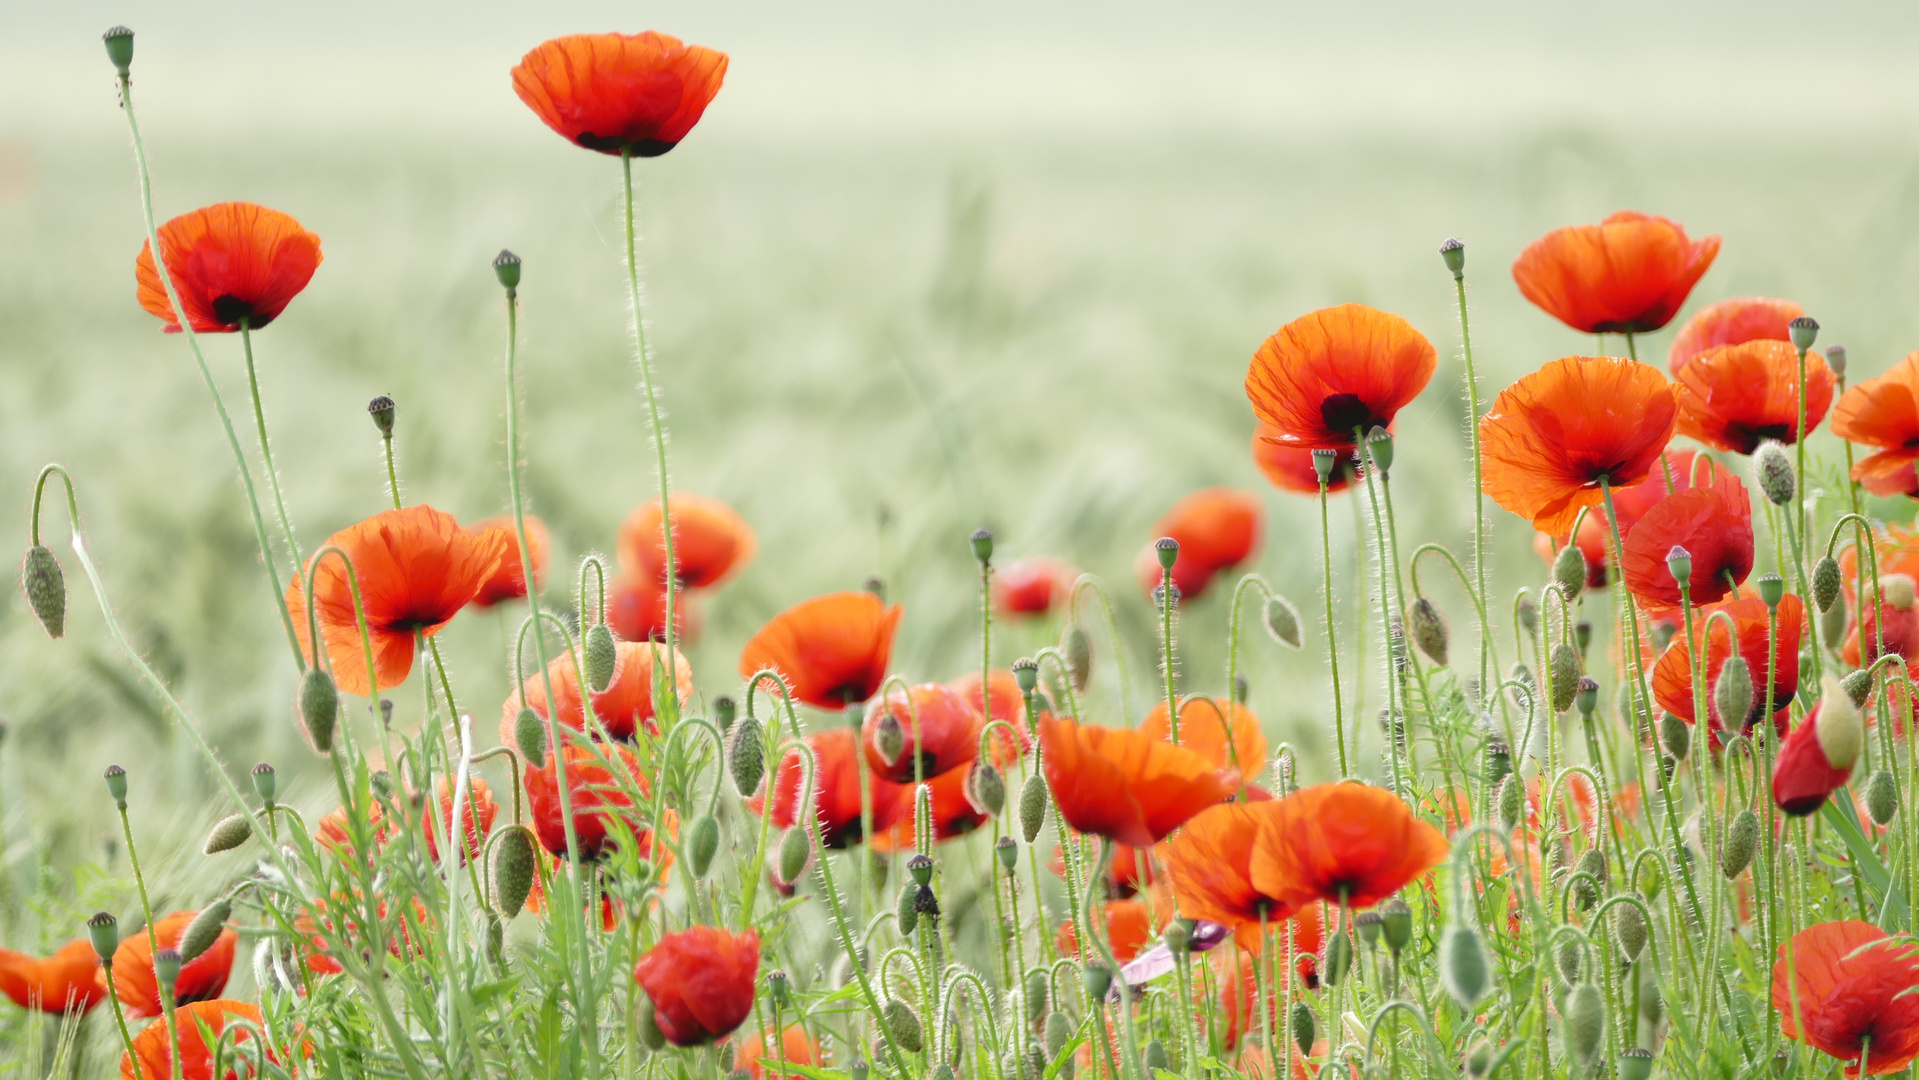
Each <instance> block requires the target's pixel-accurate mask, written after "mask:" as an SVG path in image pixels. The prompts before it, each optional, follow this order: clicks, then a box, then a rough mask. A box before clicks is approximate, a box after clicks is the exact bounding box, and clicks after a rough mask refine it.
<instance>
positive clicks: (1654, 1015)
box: [1639, 980, 1666, 1024]
mask: <svg viewBox="0 0 1919 1080" xmlns="http://www.w3.org/2000/svg"><path fill="white" fill-rule="evenodd" d="M1665 1015H1666V999H1665V996H1664V995H1662V994H1660V992H1659V983H1658V982H1657V981H1656V980H1648V981H1646V982H1644V983H1642V984H1640V987H1639V1016H1640V1018H1641V1019H1643V1020H1645V1021H1646V1022H1647V1023H1648V1024H1657V1023H1658V1022H1659V1021H1660V1020H1662V1019H1664V1018H1665Z"/></svg>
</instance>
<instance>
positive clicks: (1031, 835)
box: [1019, 771, 1048, 844]
mask: <svg viewBox="0 0 1919 1080" xmlns="http://www.w3.org/2000/svg"><path fill="white" fill-rule="evenodd" d="M1047 801H1048V800H1047V797H1046V781H1045V780H1044V779H1043V778H1042V777H1041V776H1040V774H1039V772H1038V771H1035V772H1034V773H1033V775H1031V776H1028V777H1027V778H1026V782H1025V783H1023V784H1021V785H1020V788H1019V834H1020V838H1021V839H1022V840H1025V841H1026V842H1027V843H1029V844H1030V843H1032V842H1033V841H1035V840H1037V839H1039V830H1040V827H1041V826H1043V825H1045V824H1046V803H1047Z"/></svg>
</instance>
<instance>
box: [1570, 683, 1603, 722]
mask: <svg viewBox="0 0 1919 1080" xmlns="http://www.w3.org/2000/svg"><path fill="white" fill-rule="evenodd" d="M1573 707H1574V708H1576V709H1578V710H1579V715H1580V716H1583V717H1585V718H1586V719H1587V720H1591V719H1592V715H1593V710H1594V709H1597V708H1598V707H1599V683H1598V682H1597V681H1596V680H1594V679H1591V678H1582V679H1580V680H1579V686H1578V688H1577V690H1575V691H1574V693H1573Z"/></svg>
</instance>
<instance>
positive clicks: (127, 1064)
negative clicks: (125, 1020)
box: [120, 998, 279, 1080]
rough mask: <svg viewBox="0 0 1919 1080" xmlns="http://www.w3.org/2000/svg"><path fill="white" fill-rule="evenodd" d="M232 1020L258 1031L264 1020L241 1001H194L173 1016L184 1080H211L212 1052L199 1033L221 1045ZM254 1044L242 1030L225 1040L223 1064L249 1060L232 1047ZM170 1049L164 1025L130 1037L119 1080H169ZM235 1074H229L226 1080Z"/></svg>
mask: <svg viewBox="0 0 1919 1080" xmlns="http://www.w3.org/2000/svg"><path fill="white" fill-rule="evenodd" d="M232 1019H239V1020H242V1021H245V1022H247V1023H248V1024H252V1025H255V1026H256V1027H261V1026H263V1025H264V1024H265V1019H264V1018H263V1017H262V1016H261V1015H260V1010H259V1009H257V1008H255V1007H254V1006H252V1005H249V1004H247V1003H246V1002H244V1001H229V1000H227V999H225V998H220V999H216V1000H212V1001H195V1002H191V1003H188V1004H186V1005H184V1006H183V1007H182V1008H181V1009H180V1010H179V1012H177V1013H176V1014H175V1015H174V1024H175V1026H176V1027H177V1028H178V1029H179V1032H180V1073H179V1075H180V1076H181V1077H182V1078H183V1080H214V1073H213V1048H212V1047H211V1046H209V1045H208V1044H207V1040H206V1038H205V1036H203V1035H202V1034H201V1030H202V1029H205V1030H206V1031H207V1032H208V1033H210V1034H211V1035H212V1036H213V1038H214V1041H215V1042H219V1041H221V1034H222V1032H224V1031H226V1027H227V1024H228V1022H229V1021H230V1020H232ZM252 1040H253V1032H252V1031H251V1030H249V1029H248V1028H246V1027H244V1026H243V1027H241V1028H240V1029H239V1030H238V1031H237V1032H235V1033H234V1036H233V1038H232V1039H229V1040H225V1041H226V1043H227V1045H226V1047H225V1048H224V1055H225V1060H226V1061H227V1062H228V1063H229V1064H237V1060H236V1059H239V1058H241V1057H244V1058H245V1060H251V1054H252V1052H251V1051H249V1050H241V1049H239V1048H238V1047H236V1045H235V1044H244V1043H248V1042H251V1041H252ZM267 1056H268V1057H269V1058H270V1059H272V1060H275V1061H278V1060H279V1055H277V1054H271V1053H269V1054H268V1055H267ZM173 1065H174V1062H173V1047H172V1045H170V1044H169V1042H168V1040H167V1026H166V1025H165V1024H149V1025H147V1028H146V1030H145V1031H142V1032H140V1034H138V1035H135V1036H134V1037H133V1053H131V1054H121V1055H120V1076H121V1078H122V1080H172V1077H173V1076H174V1072H173ZM235 1075H236V1074H235V1073H234V1071H232V1070H228V1071H227V1073H226V1076H227V1077H229V1078H231V1077H233V1076H235Z"/></svg>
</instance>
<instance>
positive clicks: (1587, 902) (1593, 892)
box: [1573, 847, 1612, 911]
mask: <svg viewBox="0 0 1919 1080" xmlns="http://www.w3.org/2000/svg"><path fill="white" fill-rule="evenodd" d="M1573 870H1574V872H1576V873H1583V874H1586V875H1589V876H1590V877H1591V878H1592V879H1593V882H1597V883H1598V884H1597V885H1594V884H1593V883H1592V882H1588V881H1587V880H1586V879H1585V878H1580V879H1578V881H1577V882H1576V883H1575V884H1574V885H1573V903H1575V904H1577V905H1579V910H1581V911H1585V910H1587V909H1588V908H1590V907H1592V906H1593V905H1594V904H1596V903H1598V902H1599V898H1600V896H1601V895H1602V894H1603V893H1604V891H1605V890H1606V888H1607V886H1608V885H1609V884H1610V883H1611V881H1612V873H1611V871H1610V870H1609V869H1608V868H1607V864H1606V853H1605V852H1604V851H1601V850H1600V849H1599V848H1597V847H1590V848H1587V849H1586V853H1585V854H1584V855H1581V856H1580V857H1579V862H1578V863H1576V864H1574V866H1573Z"/></svg>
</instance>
